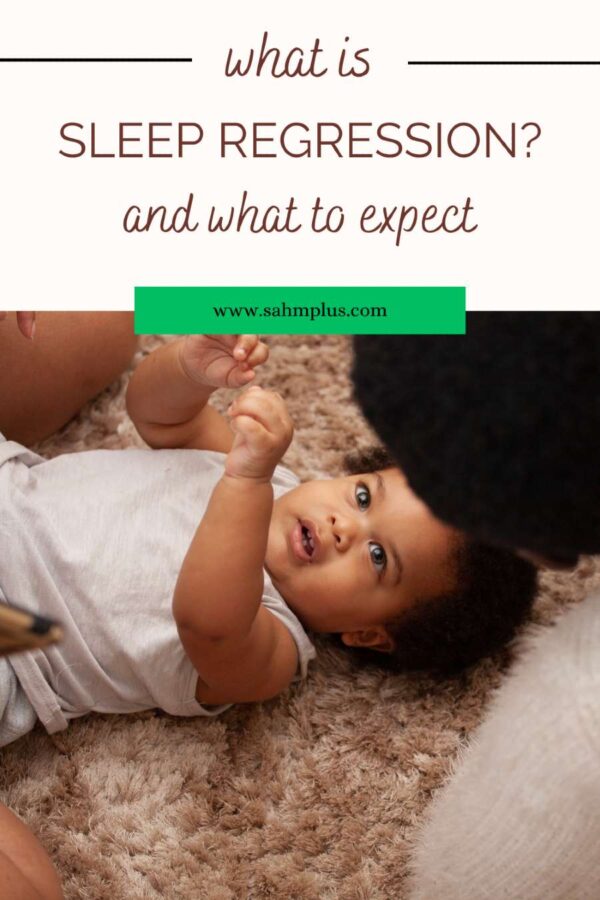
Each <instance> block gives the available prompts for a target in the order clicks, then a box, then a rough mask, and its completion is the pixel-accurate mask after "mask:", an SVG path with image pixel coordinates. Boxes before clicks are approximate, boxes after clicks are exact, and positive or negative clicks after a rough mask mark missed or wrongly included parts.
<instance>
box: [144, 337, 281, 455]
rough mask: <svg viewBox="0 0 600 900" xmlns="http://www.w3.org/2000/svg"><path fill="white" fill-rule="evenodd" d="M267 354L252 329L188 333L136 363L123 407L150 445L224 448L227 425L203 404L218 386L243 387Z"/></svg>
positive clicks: (228, 438) (229, 437)
mask: <svg viewBox="0 0 600 900" xmlns="http://www.w3.org/2000/svg"><path fill="white" fill-rule="evenodd" d="M268 355H269V351H268V348H267V346H266V344H264V343H262V341H260V340H259V339H258V337H257V335H255V334H241V335H235V334H231V335H210V334H207V335H188V336H187V337H184V338H179V339H177V340H175V341H172V342H171V343H169V344H166V345H165V346H163V347H161V348H160V349H159V350H155V351H154V353H151V354H150V355H149V356H147V357H146V359H145V360H144V361H143V362H142V363H141V364H140V365H139V366H138V368H137V369H136V371H135V372H134V374H133V376H132V378H131V381H130V383H129V388H128V390H127V410H128V412H129V415H130V416H131V418H132V419H133V422H134V424H135V426H136V428H137V430H138V431H139V433H140V434H141V436H142V437H143V438H144V440H145V441H146V442H147V443H148V444H150V446H151V447H156V448H161V447H195V448H197V449H199V450H219V451H222V452H224V453H227V452H228V451H229V449H230V447H231V445H232V442H233V436H232V433H231V430H230V428H229V426H228V425H227V423H226V422H225V420H224V419H223V417H222V416H220V415H219V413H218V412H217V411H216V410H214V409H213V408H212V407H210V406H208V405H207V401H208V398H209V397H210V395H211V394H212V393H213V391H214V390H215V389H216V388H219V387H244V386H245V385H247V384H249V383H250V382H251V381H252V380H253V378H254V374H255V368H256V367H257V366H259V365H261V364H262V363H264V362H265V360H266V359H267V357H268Z"/></svg>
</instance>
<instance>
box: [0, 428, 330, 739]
mask: <svg viewBox="0 0 600 900" xmlns="http://www.w3.org/2000/svg"><path fill="white" fill-rule="evenodd" d="M224 461H225V456H224V454H222V453H214V452H208V451H202V450H92V451H89V452H83V453H70V454H65V455H63V456H58V457H56V458H54V459H52V460H44V459H42V457H40V456H37V455H36V454H34V453H31V452H30V451H28V450H26V449H25V448H24V447H23V446H21V445H20V444H17V443H15V442H13V441H6V440H4V438H2V436H1V435H0V560H1V563H0V599H4V600H5V601H6V602H8V603H9V604H10V603H14V604H16V605H18V606H23V607H26V608H30V609H32V610H34V611H36V612H39V613H40V614H42V615H44V616H46V617H48V618H50V619H56V620H58V621H59V622H61V623H62V626H63V630H64V634H65V637H64V640H63V641H62V642H61V643H60V644H57V645H55V646H52V647H48V648H47V649H45V650H36V651H33V652H28V653H23V654H18V655H16V656H12V657H11V658H10V664H11V666H12V668H13V669H14V672H15V673H16V675H17V678H18V681H19V683H20V685H21V687H22V689H23V690H24V691H25V694H26V695H27V698H28V699H29V701H30V703H31V704H32V706H33V708H34V710H35V713H36V714H37V716H38V717H39V719H40V720H41V721H42V723H43V725H44V726H45V727H46V729H47V731H48V732H50V733H53V732H55V731H59V730H60V729H63V728H66V727H67V724H68V720H69V719H72V718H75V717H77V716H82V715H84V714H85V713H87V712H90V711H92V710H94V711H96V712H110V713H127V712H134V711H138V710H143V709H152V708H160V709H163V710H165V711H166V712H168V713H171V714H172V715H179V716H207V715H216V714H218V713H220V712H222V711H223V710H224V709H226V708H227V706H218V707H210V708H207V707H203V706H202V705H201V704H199V703H198V702H197V701H196V699H195V690H196V681H197V674H196V671H195V669H194V667H193V666H192V663H191V662H190V660H189V659H188V657H187V655H186V653H185V651H184V649H183V646H182V644H181V641H180V639H179V635H178V633H177V628H176V625H175V621H174V619H173V615H172V612H171V602H172V597H173V591H174V588H175V582H176V580H177V576H178V574H179V570H180V568H181V564H182V562H183V558H184V556H185V554H186V552H187V549H188V547H189V545H190V542H191V540H192V537H193V535H194V532H195V530H196V528H197V526H198V523H199V522H200V520H201V519H202V516H203V514H204V511H205V509H206V506H207V504H208V501H209V498H210V495H211V493H212V490H213V487H214V486H215V484H216V483H217V481H218V480H219V478H220V477H221V475H222V473H223V467H224ZM297 484H298V480H297V478H296V477H295V475H293V474H292V473H291V472H290V471H289V470H287V469H284V468H283V467H281V466H278V467H277V469H276V471H275V474H274V477H273V489H274V494H275V497H276V498H277V497H279V496H281V495H282V494H284V493H285V492H286V491H289V490H290V489H291V488H293V487H295V486H296V485H297ZM264 582H265V586H264V592H263V601H262V602H263V605H264V606H266V607H267V608H268V609H269V611H270V612H272V613H273V615H275V616H277V617H278V618H279V619H280V620H281V621H282V622H283V623H284V624H285V625H286V627H287V628H288V629H289V630H290V632H291V634H292V636H293V638H294V640H295V642H296V645H297V647H298V658H299V667H298V677H305V676H306V671H307V666H308V663H309V661H310V660H311V659H312V658H313V657H314V656H315V650H314V647H313V646H312V644H311V643H310V641H309V639H308V637H307V636H306V634H305V632H304V629H303V628H302V625H301V624H300V622H299V620H298V619H297V618H296V616H295V615H294V614H293V612H292V611H291V610H290V609H289V608H288V607H287V606H286V604H285V602H284V601H283V599H282V597H281V595H280V594H279V593H278V592H277V591H276V590H275V588H274V587H273V584H272V582H271V580H270V578H269V576H268V574H267V573H266V572H265V573H264ZM201 602H202V598H201V597H199V598H198V603H201Z"/></svg>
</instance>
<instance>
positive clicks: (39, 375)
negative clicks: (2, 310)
mask: <svg viewBox="0 0 600 900" xmlns="http://www.w3.org/2000/svg"><path fill="white" fill-rule="evenodd" d="M136 346H137V338H136V337H135V335H134V333H133V314H132V313H119V312H40V313H38V314H37V317H36V331H35V340H33V341H28V340H27V339H26V338H24V337H23V335H22V334H21V333H20V332H19V331H18V329H17V325H16V320H15V317H14V315H12V316H9V318H8V319H7V320H6V321H4V322H0V431H1V432H2V433H3V434H4V435H5V437H7V438H10V439H11V440H16V441H19V442H20V443H23V444H33V443H35V442H36V441H39V440H42V438H45V437H48V435H50V434H52V433H53V432H54V431H56V430H57V429H59V428H60V427H61V426H62V425H64V424H65V423H66V422H68V421H69V419H70V418H72V417H73V416H74V415H75V414H76V413H77V412H78V410H79V409H81V407H82V406H83V405H84V403H86V402H87V401H88V400H90V399H91V398H92V397H94V396H95V395H96V394H98V393H100V391H101V390H103V389H104V388H105V387H106V386H107V385H109V384H110V383H111V382H112V381H114V380H115V378H117V377H118V376H119V375H120V374H121V373H122V372H123V371H124V370H125V369H126V368H127V367H128V365H129V363H130V362H131V358H132V356H133V354H134V352H135V349H136Z"/></svg>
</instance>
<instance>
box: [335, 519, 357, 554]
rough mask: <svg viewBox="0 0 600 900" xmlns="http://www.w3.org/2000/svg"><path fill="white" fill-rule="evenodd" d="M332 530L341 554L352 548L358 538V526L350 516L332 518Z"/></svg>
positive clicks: (337, 548) (336, 546)
mask: <svg viewBox="0 0 600 900" xmlns="http://www.w3.org/2000/svg"><path fill="white" fill-rule="evenodd" d="M331 530H332V532H333V537H334V541H335V548H336V550H339V551H340V552H341V553H345V552H346V550H347V549H348V548H349V547H350V546H352V542H353V540H354V538H355V536H356V524H355V523H354V522H353V521H352V519H351V518H350V517H349V516H335V515H332V516H331Z"/></svg>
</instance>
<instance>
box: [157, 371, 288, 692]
mask: <svg viewBox="0 0 600 900" xmlns="http://www.w3.org/2000/svg"><path fill="white" fill-rule="evenodd" d="M232 406H233V408H232V417H233V418H232V427H233V429H234V432H235V442H234V446H233V448H232V450H231V451H230V453H229V455H228V457H227V463H226V470H225V474H224V476H223V478H222V479H221V481H220V482H219V483H218V484H217V486H216V487H215V489H214V491H213V494H212V497H211V499H210V503H209V505H208V508H207V510H206V513H205V514H204V517H203V519H202V522H201V523H200V526H199V528H198V530H197V532H196V534H195V536H194V538H193V540H192V543H191V545H190V548H189V550H188V553H187V555H186V557H185V560H184V563H183V566H182V569H181V572H180V575H179V579H178V581H177V586H176V589H175V596H174V601H173V613H174V616H175V620H176V622H177V626H178V629H179V634H180V637H181V640H182V643H183V645H184V647H185V649H186V652H187V654H188V656H189V658H190V659H191V661H192V663H193V664H194V667H195V668H196V671H197V672H198V674H199V676H200V679H201V688H200V690H201V691H203V692H202V693H201V694H200V695H199V699H202V700H204V701H205V702H213V703H214V702H242V701H249V700H259V699H265V698H266V697H268V696H273V694H276V693H278V692H279V691H280V690H282V689H283V688H284V687H285V686H287V684H289V682H290V681H291V679H292V677H293V675H294V672H295V670H296V664H297V651H296V648H295V644H294V642H293V640H292V639H291V638H290V636H289V633H288V632H287V629H286V628H285V626H283V625H282V624H281V623H280V622H279V621H278V620H276V619H275V617H274V616H273V615H272V614H271V613H269V612H268V611H267V610H266V609H264V608H263V607H262V604H261V600H262V593H263V565H264V560H265V556H266V550H267V539H268V534H269V524H270V521H271V513H272V507H273V488H272V486H271V477H272V474H273V470H274V468H275V466H276V464H277V463H278V461H279V459H280V458H281V456H282V455H283V453H284V452H285V450H286V449H287V446H288V444H289V442H290V440H291V435H292V426H291V422H290V420H289V417H288V415H287V411H286V409H285V405H284V404H283V401H282V400H281V398H280V397H277V395H275V394H271V393H270V392H267V391H262V390H261V389H260V388H250V390H248V391H246V392H245V393H244V394H242V395H240V397H239V398H238V399H237V400H236V401H235V402H234V404H233V405H232Z"/></svg>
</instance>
